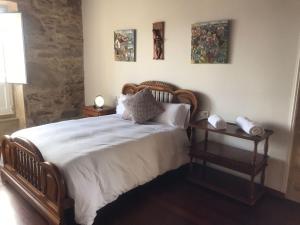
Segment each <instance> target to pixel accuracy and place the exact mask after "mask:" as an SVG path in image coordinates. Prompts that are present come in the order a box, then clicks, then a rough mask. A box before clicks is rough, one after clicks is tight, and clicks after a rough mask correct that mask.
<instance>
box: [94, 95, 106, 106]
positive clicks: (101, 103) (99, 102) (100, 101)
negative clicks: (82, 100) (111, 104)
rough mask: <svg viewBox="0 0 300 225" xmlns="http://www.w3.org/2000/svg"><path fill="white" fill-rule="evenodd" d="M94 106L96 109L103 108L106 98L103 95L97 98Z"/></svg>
mask: <svg viewBox="0 0 300 225" xmlns="http://www.w3.org/2000/svg"><path fill="white" fill-rule="evenodd" d="M94 104H95V107H97V108H102V107H103V106H104V98H103V97H102V96H101V95H98V96H96V98H95V102H94Z"/></svg>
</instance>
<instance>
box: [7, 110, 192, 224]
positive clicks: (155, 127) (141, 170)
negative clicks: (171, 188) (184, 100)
mask: <svg viewBox="0 0 300 225" xmlns="http://www.w3.org/2000/svg"><path fill="white" fill-rule="evenodd" d="M12 136H13V137H16V136H18V137H24V138H27V139H28V140H30V141H31V142H33V143H34V144H35V145H36V146H37V147H38V148H39V149H40V151H41V153H42V154H43V156H44V159H45V160H46V161H50V162H52V163H54V164H55V165H56V166H57V167H58V168H59V169H60V170H61V171H62V173H63V174H64V177H65V180H66V183H67V186H68V195H69V196H70V197H71V198H73V199H74V200H75V220H76V222H77V223H79V224H83V225H91V224H92V223H93V221H94V218H95V216H96V211H97V210H98V209H100V208H102V207H103V206H105V205H106V204H108V203H110V202H112V201H114V200H115V199H116V198H117V197H118V196H119V195H120V194H122V193H124V192H127V191H129V190H131V189H133V188H134V187H136V186H138V185H142V184H144V183H146V182H148V181H150V180H152V179H153V178H155V177H157V176H158V175H161V174H163V173H165V172H166V171H169V170H172V169H175V168H178V167H179V166H181V165H183V164H185V163H186V162H187V161H188V157H187V152H188V149H187V146H188V139H187V136H186V132H185V131H184V130H180V129H175V128H173V127H171V126H167V125H163V124H155V123H149V124H147V125H138V124H133V123H132V122H131V121H127V120H123V119H121V118H120V117H119V115H109V116H101V117H92V118H84V119H80V120H70V121H64V122H59V123H52V124H47V125H43V126H38V127H33V128H27V129H23V130H20V131H17V132H15V133H14V134H13V135H12Z"/></svg>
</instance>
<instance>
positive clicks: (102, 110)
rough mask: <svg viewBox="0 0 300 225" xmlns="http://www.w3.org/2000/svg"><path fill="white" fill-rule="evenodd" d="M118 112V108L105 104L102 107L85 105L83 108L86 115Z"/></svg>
mask: <svg viewBox="0 0 300 225" xmlns="http://www.w3.org/2000/svg"><path fill="white" fill-rule="evenodd" d="M114 113H116V108H114V107H110V106H103V107H102V108H95V107H94V106H85V107H84V108H83V110H82V114H83V116H84V117H93V116H104V115H109V114H114Z"/></svg>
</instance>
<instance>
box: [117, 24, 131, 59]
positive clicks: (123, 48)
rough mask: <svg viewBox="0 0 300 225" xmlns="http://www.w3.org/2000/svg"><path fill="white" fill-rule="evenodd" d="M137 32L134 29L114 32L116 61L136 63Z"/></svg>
mask: <svg viewBox="0 0 300 225" xmlns="http://www.w3.org/2000/svg"><path fill="white" fill-rule="evenodd" d="M135 39H136V31H135V30H134V29H128V30H117V31H115V32H114V49H115V60H116V61H126V62H134V61H135V60H136V58H135V57H136V54H135V47H136V40H135Z"/></svg>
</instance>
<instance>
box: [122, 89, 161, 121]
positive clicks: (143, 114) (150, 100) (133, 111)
mask: <svg viewBox="0 0 300 225" xmlns="http://www.w3.org/2000/svg"><path fill="white" fill-rule="evenodd" d="M123 104H124V107H125V109H126V111H127V112H128V113H129V114H130V115H131V118H132V120H133V121H135V122H136V123H144V122H146V121H148V120H150V119H152V118H154V117H156V116H158V115H159V114H160V113H162V112H163V111H164V109H163V107H162V106H161V105H160V103H158V102H157V101H156V100H155V98H154V97H153V95H152V93H151V91H150V90H149V89H144V90H142V91H140V92H138V93H136V94H135V95H134V96H132V97H131V98H128V99H126V100H125V101H123Z"/></svg>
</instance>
